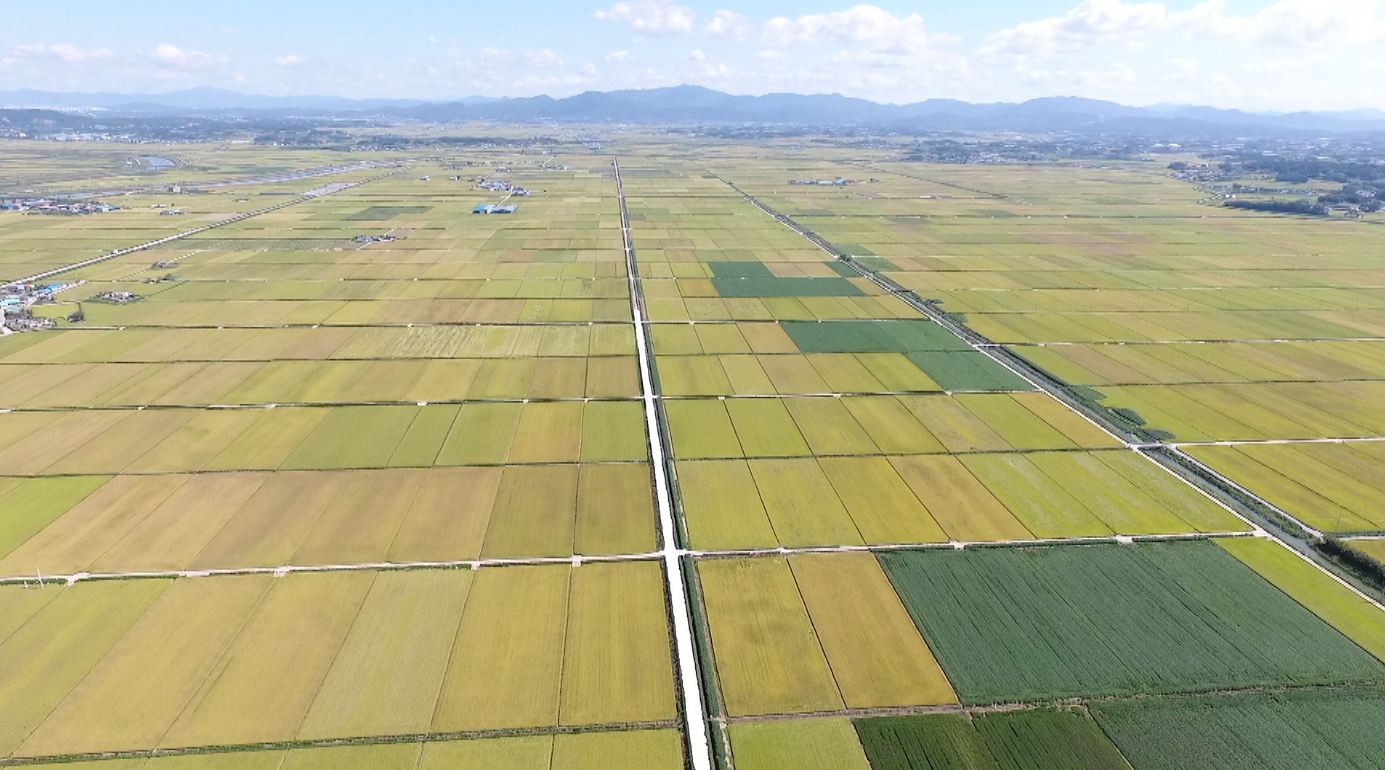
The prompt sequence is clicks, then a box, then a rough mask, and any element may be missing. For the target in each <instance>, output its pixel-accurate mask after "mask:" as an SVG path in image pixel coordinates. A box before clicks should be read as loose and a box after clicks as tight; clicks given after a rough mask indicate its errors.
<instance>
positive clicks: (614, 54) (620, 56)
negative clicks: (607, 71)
mask: <svg viewBox="0 0 1385 770" xmlns="http://www.w3.org/2000/svg"><path fill="white" fill-rule="evenodd" d="M605 58H606V61H611V62H616V63H617V64H624V63H625V62H628V61H630V52H629V51H626V50H623V49H622V50H619V51H611V52H610V53H608V54H606V57H605Z"/></svg>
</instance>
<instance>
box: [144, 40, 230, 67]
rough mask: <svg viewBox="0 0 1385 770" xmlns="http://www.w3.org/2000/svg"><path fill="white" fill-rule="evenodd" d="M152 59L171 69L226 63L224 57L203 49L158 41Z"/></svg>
mask: <svg viewBox="0 0 1385 770" xmlns="http://www.w3.org/2000/svg"><path fill="white" fill-rule="evenodd" d="M154 60H155V61H157V62H158V63H159V64H162V65H164V66H165V67H169V68H171V69H180V70H200V69H207V68H209V67H214V66H216V65H219V64H225V63H226V57H225V56H221V55H219V54H210V53H207V52H205V51H196V50H192V49H183V48H179V47H178V46H176V45H173V44H172V43H160V44H159V45H157V46H155V48H154Z"/></svg>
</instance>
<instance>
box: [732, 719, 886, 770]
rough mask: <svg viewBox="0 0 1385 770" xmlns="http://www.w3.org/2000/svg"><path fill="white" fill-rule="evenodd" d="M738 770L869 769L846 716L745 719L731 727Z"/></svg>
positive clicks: (868, 764)
mask: <svg viewBox="0 0 1385 770" xmlns="http://www.w3.org/2000/svg"><path fill="white" fill-rule="evenodd" d="M731 741H732V749H733V751H734V752H735V761H736V767H738V768H742V770H779V768H786V767H793V768H801V769H802V770H870V767H871V765H870V763H869V761H868V760H867V759H866V755H865V754H864V753H863V752H862V751H861V744H860V741H858V740H857V738H856V731H855V730H854V729H852V725H851V722H850V721H849V720H847V719H843V718H836V719H803V720H796V721H774V722H745V723H741V724H737V725H734V726H732V728H731Z"/></svg>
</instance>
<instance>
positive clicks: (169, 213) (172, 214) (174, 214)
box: [159, 208, 183, 217]
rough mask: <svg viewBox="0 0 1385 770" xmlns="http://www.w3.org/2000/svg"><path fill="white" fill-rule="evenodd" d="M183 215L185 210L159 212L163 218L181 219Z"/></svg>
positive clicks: (174, 209)
mask: <svg viewBox="0 0 1385 770" xmlns="http://www.w3.org/2000/svg"><path fill="white" fill-rule="evenodd" d="M182 215H183V210H182V209H180V208H171V209H164V210H163V211H160V212H159V216H161V217H181V216H182Z"/></svg>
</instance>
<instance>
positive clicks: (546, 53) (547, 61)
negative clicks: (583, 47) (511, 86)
mask: <svg viewBox="0 0 1385 770" xmlns="http://www.w3.org/2000/svg"><path fill="white" fill-rule="evenodd" d="M524 58H525V59H527V60H528V61H529V63H530V64H532V65H534V66H535V67H561V66H563V57H561V56H559V55H558V54H556V53H554V52H553V50H552V49H549V48H541V49H539V50H537V51H530V52H529V53H527V54H525V55H524Z"/></svg>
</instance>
